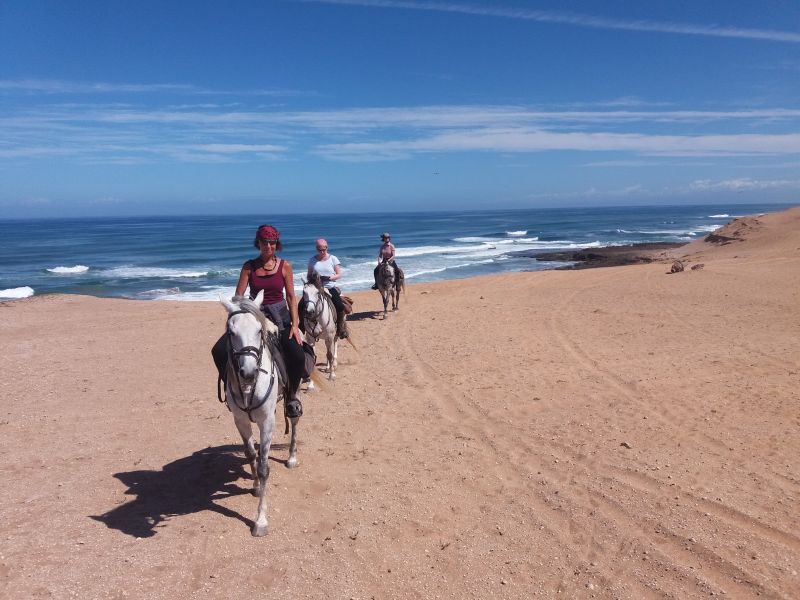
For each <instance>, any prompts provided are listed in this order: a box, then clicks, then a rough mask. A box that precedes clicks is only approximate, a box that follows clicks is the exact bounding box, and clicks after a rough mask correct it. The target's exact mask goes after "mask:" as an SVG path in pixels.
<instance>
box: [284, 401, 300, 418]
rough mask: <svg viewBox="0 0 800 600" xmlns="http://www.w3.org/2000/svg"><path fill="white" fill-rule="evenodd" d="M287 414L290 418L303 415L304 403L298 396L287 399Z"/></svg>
mask: <svg viewBox="0 0 800 600" xmlns="http://www.w3.org/2000/svg"><path fill="white" fill-rule="evenodd" d="M286 416H287V417H289V418H290V419H295V418H297V417H302V416H303V405H302V404H301V403H300V400H298V399H297V398H292V399H291V400H287V401H286Z"/></svg>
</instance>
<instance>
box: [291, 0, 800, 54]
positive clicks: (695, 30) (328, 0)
mask: <svg viewBox="0 0 800 600" xmlns="http://www.w3.org/2000/svg"><path fill="white" fill-rule="evenodd" d="M300 1H302V2H309V3H317V4H340V5H350V6H365V7H370V8H394V9H409V10H422V11H433V12H446V13H459V14H466V15H475V16H484V17H500V18H506V19H517V20H524V21H534V22H538V23H553V24H556V25H572V26H576V27H589V28H593V29H612V30H625V31H646V32H653V33H667V34H680V35H697V36H710V37H723V38H738V39H751V40H765V41H771V42H788V43H794V44H797V43H800V33H796V32H794V31H778V30H774V29H751V28H746V27H731V26H728V27H723V26H719V25H696V24H692V23H672V22H664V21H648V20H644V19H640V20H635V21H631V20H625V19H612V18H607V17H596V16H592V15H583V14H578V13H565V12H556V11H548V10H531V9H525V8H504V7H501V6H496V5H492V6H478V5H470V4H457V3H452V2H447V3H430V2H411V1H405V0H300Z"/></svg>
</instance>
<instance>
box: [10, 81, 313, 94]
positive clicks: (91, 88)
mask: <svg viewBox="0 0 800 600" xmlns="http://www.w3.org/2000/svg"><path fill="white" fill-rule="evenodd" d="M0 93H6V94H9V93H27V94H152V93H159V94H163V93H173V94H187V95H192V94H193V95H212V96H221V95H237V96H314V95H316V93H314V92H302V91H298V90H288V89H272V90H228V91H226V90H209V89H205V88H199V87H197V86H194V85H189V84H184V83H108V82H102V81H94V82H92V81H62V80H58V79H0Z"/></svg>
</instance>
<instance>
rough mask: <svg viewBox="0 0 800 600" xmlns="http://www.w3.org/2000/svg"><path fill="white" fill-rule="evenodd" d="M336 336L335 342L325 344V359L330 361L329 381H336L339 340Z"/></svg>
mask: <svg viewBox="0 0 800 600" xmlns="http://www.w3.org/2000/svg"><path fill="white" fill-rule="evenodd" d="M335 336H336V334H335V333H334V338H333V341H332V342H331V341H327V340H326V342H325V357H326V359H327V361H328V379H329V380H333V379H336V345H337V339H336V337H335Z"/></svg>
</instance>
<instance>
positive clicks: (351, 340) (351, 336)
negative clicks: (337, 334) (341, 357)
mask: <svg viewBox="0 0 800 600" xmlns="http://www.w3.org/2000/svg"><path fill="white" fill-rule="evenodd" d="M344 339H346V340H347V341H348V343H349V344H350V345H351V346H352V347H353V350H355V351H356V352H358V346H356V344H355V342H354V341H353V334H352V333H348V335H347V337H346V338H344Z"/></svg>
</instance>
